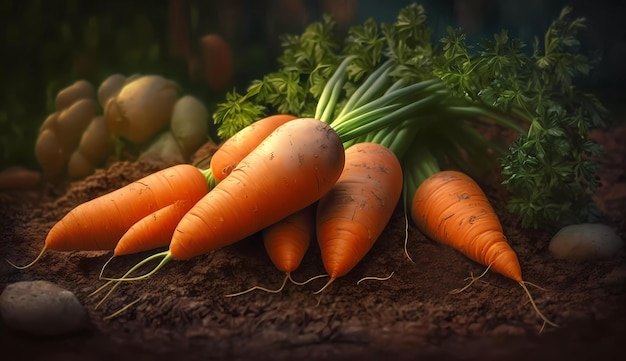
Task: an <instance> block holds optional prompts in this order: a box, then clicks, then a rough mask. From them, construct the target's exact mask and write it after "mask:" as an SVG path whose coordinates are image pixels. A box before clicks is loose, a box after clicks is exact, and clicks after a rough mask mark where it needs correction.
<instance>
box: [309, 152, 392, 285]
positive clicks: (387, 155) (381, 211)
mask: <svg viewBox="0 0 626 361" xmlns="http://www.w3.org/2000/svg"><path fill="white" fill-rule="evenodd" d="M401 193H402V168H401V166H400V161H399V160H398V158H397V157H396V155H395V154H394V153H393V152H392V151H390V150H389V149H388V148H386V147H385V146H383V145H380V144H377V143H369V142H365V143H357V144H355V145H353V146H351V147H349V148H348V149H346V166H345V168H344V170H343V173H342V174H341V177H339V180H338V181H337V183H336V184H335V186H334V187H333V188H332V190H331V191H330V192H328V194H326V195H325V196H324V197H322V198H321V199H320V200H319V202H318V206H317V217H316V222H317V240H318V243H319V245H320V250H321V254H322V261H323V263H324V268H325V269H326V271H327V272H328V274H329V276H330V279H329V280H328V283H327V284H326V285H325V286H324V287H323V288H322V289H320V290H319V291H317V292H321V291H322V290H324V289H325V288H326V287H328V286H329V285H330V284H331V283H332V282H333V281H334V280H335V279H337V278H338V277H342V276H344V275H345V274H347V273H348V272H349V271H350V270H351V269H352V268H354V266H356V265H357V264H358V262H359V261H360V260H361V259H362V258H363V257H364V256H365V255H366V254H367V252H369V250H370V249H371V248H372V246H373V245H374V242H375V241H376V239H377V238H378V237H379V236H380V234H381V233H382V232H383V230H384V228H385V227H386V226H387V223H388V222H389V219H390V218H391V215H392V214H393V211H394V210H395V207H396V205H397V204H398V201H399V199H400V194H401Z"/></svg>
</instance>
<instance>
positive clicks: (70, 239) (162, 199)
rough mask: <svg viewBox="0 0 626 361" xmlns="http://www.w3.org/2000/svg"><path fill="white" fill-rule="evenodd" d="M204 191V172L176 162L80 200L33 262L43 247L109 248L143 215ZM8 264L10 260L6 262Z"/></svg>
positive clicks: (68, 248)
mask: <svg viewBox="0 0 626 361" xmlns="http://www.w3.org/2000/svg"><path fill="white" fill-rule="evenodd" d="M207 192H208V186H207V179H206V178H205V172H203V171H200V170H199V169H198V168H196V167H194V166H192V165H189V164H179V165H175V166H172V167H169V168H166V169H163V170H161V171H159V172H156V173H153V174H150V175H148V176H146V177H144V178H142V179H140V180H137V181H135V182H133V183H130V184H128V185H126V186H124V187H122V188H119V189H117V190H115V191H113V192H110V193H107V194H105V195H102V196H100V197H98V198H95V199H92V200H90V201H88V202H85V203H82V204H80V205H79V206H77V207H76V208H74V209H72V210H71V211H70V212H69V213H68V214H67V215H65V216H64V217H63V218H62V219H61V220H60V221H59V222H57V223H56V224H55V225H54V226H53V227H52V229H51V230H50V232H49V233H48V236H47V237H46V240H45V244H44V246H43V248H42V249H41V252H40V253H39V255H38V256H37V257H36V258H35V260H34V261H32V262H31V263H29V264H28V265H26V266H15V265H13V264H12V265H13V266H15V267H17V268H20V269H24V268H28V267H30V266H32V265H33V264H35V263H36V262H37V261H38V260H39V259H40V258H41V256H42V255H43V254H44V252H45V251H46V250H47V249H52V250H56V251H71V250H83V251H87V250H112V249H114V248H115V246H116V245H117V242H118V241H119V239H120V237H122V236H123V235H124V233H125V232H126V231H127V230H128V229H129V228H130V227H131V226H132V225H133V224H135V223H136V222H137V221H139V220H140V219H142V218H143V217H145V216H146V215H148V214H150V213H152V212H154V211H155V210H158V209H161V208H163V207H165V206H167V205H170V204H172V203H174V202H176V201H177V200H185V201H186V202H190V203H194V200H196V199H198V198H199V195H204V194H206V193H207ZM9 263H10V262H9Z"/></svg>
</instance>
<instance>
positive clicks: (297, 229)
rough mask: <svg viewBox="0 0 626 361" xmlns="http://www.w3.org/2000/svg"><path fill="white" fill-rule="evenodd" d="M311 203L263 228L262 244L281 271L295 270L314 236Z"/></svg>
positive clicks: (313, 212) (313, 210) (313, 207)
mask: <svg viewBox="0 0 626 361" xmlns="http://www.w3.org/2000/svg"><path fill="white" fill-rule="evenodd" d="M315 206H316V204H315V203H314V204H312V205H310V206H308V207H306V208H304V209H301V210H299V211H297V212H295V213H293V214H291V215H289V216H287V217H286V218H283V219H281V220H280V221H278V222H276V223H274V224H272V225H271V226H268V227H266V228H265V229H263V232H262V236H263V245H264V246H265V250H266V252H267V255H268V256H269V257H270V259H271V260H272V263H274V265H275V266H276V268H278V270H280V271H283V272H287V273H290V272H293V271H295V270H296V269H297V268H298V266H300V263H301V262H302V259H303V258H304V255H305V254H306V251H307V250H308V248H309V245H310V243H311V239H312V238H313V237H315Z"/></svg>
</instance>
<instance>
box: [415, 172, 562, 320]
mask: <svg viewBox="0 0 626 361" xmlns="http://www.w3.org/2000/svg"><path fill="white" fill-rule="evenodd" d="M411 218H412V219H413V221H414V222H415V223H416V225H417V226H418V228H419V229H420V230H421V231H422V232H423V233H424V234H425V235H426V236H428V237H429V238H431V239H433V240H436V241H438V242H441V243H443V244H446V245H448V246H451V247H453V248H455V249H456V250H458V251H460V252H461V253H463V254H464V255H465V256H467V257H468V258H470V259H472V260H473V261H475V262H478V263H480V264H482V265H485V266H489V267H490V268H491V269H493V270H494V271H496V272H498V273H500V274H502V275H503V276H505V277H508V278H510V279H512V280H514V281H516V282H517V283H519V284H520V285H521V286H522V288H524V290H525V291H526V293H527V294H528V296H529V298H530V301H531V303H532V305H533V307H534V309H535V311H536V312H537V313H538V315H539V316H540V317H541V318H542V319H543V320H544V321H545V322H546V323H548V324H550V325H553V326H556V324H554V323H553V322H551V321H549V320H548V319H547V318H546V317H545V316H544V315H543V314H542V313H541V312H539V310H538V308H537V306H536V305H535V302H534V301H533V299H532V297H531V295H530V292H529V291H528V289H527V288H526V285H525V284H526V282H525V281H524V280H523V279H522V270H521V266H520V263H519V260H518V258H517V254H516V253H515V251H514V250H513V249H512V248H511V246H510V245H509V243H508V241H507V239H506V237H505V235H504V232H503V230H502V225H501V224H500V220H499V219H498V216H497V215H496V212H495V211H494V209H493V208H492V207H491V204H490V203H489V200H488V198H487V196H486V195H485V193H484V192H483V191H482V189H481V188H480V186H479V185H478V184H477V183H476V182H475V181H474V180H473V179H472V178H470V177H469V176H468V175H466V174H465V173H461V172H458V171H452V170H448V171H438V172H435V173H434V174H432V175H431V176H429V177H428V178H426V179H425V180H424V181H423V182H422V183H421V185H419V187H418V188H417V190H416V192H415V194H414V196H413V199H412V203H411Z"/></svg>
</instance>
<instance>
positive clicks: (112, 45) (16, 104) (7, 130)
mask: <svg viewBox="0 0 626 361" xmlns="http://www.w3.org/2000/svg"><path fill="white" fill-rule="evenodd" d="M410 2H413V1H408V0H390V1H385V2H382V1H377V0H134V1H122V0H107V1H90V0H0V30H1V32H0V36H1V37H2V54H3V56H2V57H1V58H0V59H1V60H0V87H1V91H0V170H1V169H3V168H6V167H8V166H12V165H22V166H26V167H30V168H37V164H36V161H35V158H34V152H33V147H34V141H35V138H36V135H37V131H38V128H39V126H40V124H41V123H42V122H43V120H44V119H45V118H46V116H47V115H48V114H50V113H52V112H53V111H54V109H53V104H54V98H55V96H56V94H57V93H58V91H59V90H61V89H63V88H64V87H66V86H68V85H70V84H71V83H73V82H74V81H76V80H78V79H85V80H88V81H90V82H91V83H92V84H93V85H94V86H95V87H98V86H99V84H100V83H101V82H102V81H103V80H104V79H105V78H106V77H107V76H109V75H111V74H114V73H121V74H123V75H131V74H135V73H141V74H150V73H152V74H159V75H162V76H165V77H168V78H170V79H172V80H174V81H176V82H178V83H179V84H180V85H181V88H182V89H183V92H184V93H186V94H191V95H195V96H197V97H198V98H199V99H201V100H202V101H204V102H205V103H206V105H207V106H208V108H209V109H210V110H211V109H212V106H213V104H215V102H218V101H221V100H222V99H223V93H222V92H216V91H212V90H210V89H208V87H207V86H206V85H205V84H203V82H202V81H201V80H199V79H198V78H197V76H195V75H194V73H193V71H191V70H190V67H189V63H190V57H191V56H193V55H194V54H195V53H196V52H197V50H196V44H197V40H198V38H199V37H200V36H202V35H204V34H208V33H217V34H220V35H221V36H223V37H224V38H225V39H226V41H227V42H228V43H229V44H230V45H231V47H232V50H233V55H234V61H235V78H234V79H233V82H232V84H231V85H232V86H234V87H245V86H246V85H247V84H248V83H249V82H250V81H251V80H252V79H256V78H259V77H261V76H262V75H263V74H264V73H266V72H268V71H271V70H272V68H273V66H274V65H275V63H274V61H275V59H276V56H277V55H278V52H279V51H280V43H279V35H280V34H285V33H290V34H297V33H300V32H301V31H302V29H303V28H304V26H305V25H306V24H307V23H309V22H312V21H316V20H318V19H319V18H320V17H321V15H322V14H323V13H331V14H333V15H334V16H335V17H336V19H337V31H338V32H345V31H346V29H347V28H348V27H349V26H350V25H352V24H356V23H361V22H363V21H364V20H365V19H367V18H368V17H374V18H376V19H377V20H379V21H393V20H394V18H395V16H396V15H397V12H398V10H399V9H400V8H401V7H403V6H405V5H406V4H408V3H410ZM416 2H418V3H420V4H422V5H424V8H425V9H426V13H427V15H428V19H429V23H430V24H431V27H432V29H433V38H434V39H433V41H436V40H437V39H438V38H439V37H440V36H441V35H442V34H443V32H444V31H445V27H446V26H447V25H452V26H461V27H463V28H465V29H466V31H467V32H468V35H469V37H470V39H472V38H473V39H476V41H478V40H479V38H481V37H487V36H489V37H490V36H491V35H492V34H493V33H495V32H497V31H499V30H500V29H502V28H505V29H509V30H510V32H509V35H510V36H512V37H519V38H521V39H522V40H524V41H525V42H527V43H528V44H530V43H531V42H532V37H533V36H534V35H537V34H543V31H544V30H545V28H546V27H547V26H548V25H549V23H550V21H552V20H553V19H554V18H555V17H556V16H558V13H559V11H560V9H561V8H562V7H563V6H564V5H572V6H573V7H574V12H575V14H574V15H576V16H585V17H587V18H588V25H589V29H588V32H586V35H585V36H586V38H585V39H583V41H584V43H585V44H586V46H588V47H589V48H592V49H593V50H594V51H597V53H598V56H599V57H601V58H602V62H601V64H600V66H599V67H598V70H596V72H595V73H594V74H593V76H592V77H591V78H590V79H591V80H589V84H588V85H589V86H591V87H594V88H595V89H596V90H598V93H599V94H600V95H601V97H602V96H604V97H605V100H607V101H608V102H609V103H611V102H615V103H623V100H624V99H623V96H624V84H625V82H624V80H625V78H626V77H625V74H626V71H625V69H626V68H625V67H624V66H623V62H624V60H625V59H626V56H625V55H626V33H625V26H624V22H623V21H621V20H620V19H619V17H620V16H621V14H623V13H624V10H626V5H624V2H618V1H612V0H596V1H593V2H589V1H583V0H573V1H564V0H553V1H541V0H424V1H416Z"/></svg>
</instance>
